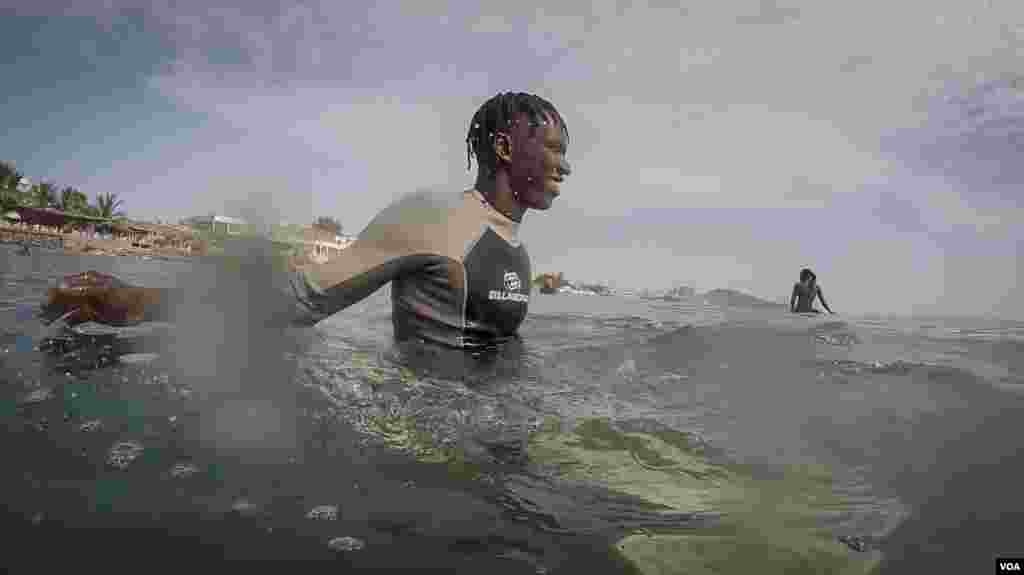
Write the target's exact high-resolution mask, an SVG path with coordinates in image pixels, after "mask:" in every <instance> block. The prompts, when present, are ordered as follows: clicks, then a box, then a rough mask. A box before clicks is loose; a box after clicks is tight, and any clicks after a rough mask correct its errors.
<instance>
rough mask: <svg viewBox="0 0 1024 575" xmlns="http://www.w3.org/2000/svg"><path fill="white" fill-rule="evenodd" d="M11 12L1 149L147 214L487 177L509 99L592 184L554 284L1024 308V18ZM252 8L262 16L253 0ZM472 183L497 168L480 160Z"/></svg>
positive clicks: (910, 308)
mask: <svg viewBox="0 0 1024 575" xmlns="http://www.w3.org/2000/svg"><path fill="white" fill-rule="evenodd" d="M133 4H137V3H130V2H126V1H123V0H106V1H100V0H97V1H96V2H89V3H84V2H70V1H67V0H34V1H32V2H24V3H17V2H13V3H12V0H0V53H2V54H5V56H6V57H5V58H2V59H0V78H3V80H0V81H2V82H3V84H4V88H3V91H4V93H5V102H4V104H3V106H2V107H0V124H2V126H3V130H2V131H0V158H3V159H5V160H8V161H13V162H14V163H15V164H16V165H17V166H18V167H19V168H20V169H21V171H23V172H24V173H25V174H26V175H28V176H29V177H30V178H32V179H33V180H35V181H39V180H52V181H56V182H57V183H58V184H59V185H73V186H75V187H77V188H79V189H81V190H83V191H85V192H86V193H87V194H89V195H90V196H94V195H95V194H97V193H100V192H114V193H117V194H118V195H119V196H120V197H121V198H122V199H123V200H124V209H125V211H127V212H128V214H129V215H130V216H132V217H135V218H140V219H156V218H160V219H162V220H164V221H176V220H177V219H178V218H180V217H185V216H190V215H197V214H206V213H209V212H218V213H224V214H227V215H238V216H242V217H247V218H250V219H254V220H270V221H292V222H306V221H310V220H311V219H312V218H313V217H316V216H322V215H327V216H332V217H336V218H338V219H339V220H340V221H341V222H342V224H343V226H344V227H345V229H346V231H348V232H352V233H356V232H358V231H359V230H361V229H362V228H363V226H365V225H366V223H367V222H368V221H369V220H370V219H371V218H372V217H373V215H374V214H375V213H376V212H377V211H378V210H380V209H381V208H383V207H384V206H386V205H387V204H388V203H390V202H392V201H394V200H395V199H397V198H398V197H400V196H401V195H403V194H406V193H409V192H412V191H414V190H417V189H421V188H431V189H438V190H450V191H453V192H454V191H458V190H463V189H468V188H469V187H471V186H472V182H473V176H474V173H473V171H471V170H467V164H466V150H465V134H466V130H467V129H468V123H469V119H470V117H471V116H472V114H473V112H474V111H475V110H476V108H477V107H478V106H480V105H481V104H482V103H483V102H484V101H485V100H486V99H487V98H489V97H491V96H493V95H494V94H496V93H498V92H500V91H527V92H532V93H536V94H539V95H541V96H544V97H545V98H547V99H549V100H550V101H552V102H553V103H554V104H555V106H556V107H557V108H558V109H559V111H560V113H561V114H562V116H563V117H564V118H565V119H566V123H567V125H568V128H569V133H570V137H571V141H570V145H569V153H568V159H569V160H570V162H571V163H572V165H573V169H574V172H573V175H572V176H571V177H570V178H569V179H568V180H567V181H566V183H565V184H563V193H562V195H561V196H560V197H559V198H558V200H556V203H555V204H554V206H553V207H552V209H551V210H550V211H548V212H544V213H541V212H531V213H530V214H528V215H527V217H526V218H525V220H524V224H523V227H522V230H521V232H522V239H523V240H524V242H525V243H526V245H527V247H528V249H529V251H530V254H531V257H532V260H533V269H534V270H535V272H543V271H562V272H564V273H565V275H566V277H567V278H570V279H578V280H582V281H587V282H605V283H608V284H610V285H613V286H617V287H624V288H651V289H659V288H667V287H673V286H676V285H690V286H692V287H695V288H696V289H698V290H700V291H705V290H710V289H714V288H731V289H738V290H741V291H746V292H748V293H753V294H755V295H758V296H761V297H765V298H768V299H779V298H781V297H784V296H787V295H788V293H789V290H790V288H791V286H792V284H793V282H794V281H795V280H796V279H797V275H798V272H799V270H800V268H802V267H811V268H813V269H814V270H815V271H816V272H817V275H818V278H819V281H820V283H821V285H822V287H823V290H824V291H825V293H826V296H827V298H828V300H829V303H830V304H831V305H832V307H833V308H834V309H836V310H837V311H844V312H851V313H868V312H873V313H881V314H897V315H984V316H1000V317H1010V318H1017V319H1024V288H1021V287H1020V286H1021V283H1022V282H1021V281H1020V280H1021V279H1022V277H1021V276H1022V267H1021V263H1020V262H1021V243H1022V239H1024V225H1022V224H1024V202H1022V201H1021V197H1022V190H1024V161H1019V157H1020V156H1021V154H1022V153H1024V73H1021V72H1020V70H1022V69H1024V66H1022V63H1024V62H1022V58H1024V50H1022V47H1024V3H1021V2H1019V0H991V1H983V0H978V1H977V2H962V1H956V2H954V1H947V0H927V1H924V0H906V1H904V2H899V3H894V2H883V1H881V0H878V1H876V0H870V1H863V2H847V1H838V0H808V1H797V0H794V1H790V2H785V1H782V0H776V1H770V0H761V1H754V0H733V1H730V2H692V3H688V4H689V5H688V6H685V7H683V8H680V7H679V4H680V3H678V2H676V3H673V2H661V1H659V2H648V3H644V2H632V1H631V2H624V1H619V2H611V1H594V2H562V3H557V4H558V6H555V5H554V4H555V3H551V2H533V1H532V0H525V1H521V2H489V1H485V2H451V3H446V2H439V1H432V0H421V1H417V2H412V1H410V2H390V1H378V2H373V3H360V2H355V1H353V2H331V1H327V0H322V1H311V2H292V3H278V2H268V1H266V0H252V1H250V2H246V3H244V5H245V7H244V8H238V7H230V6H226V5H222V4H220V3H218V2H212V3H211V2H208V1H205V0H203V1H200V0H176V1H172V2H167V1H164V2H160V1H155V2H153V3H152V7H149V8H145V9H139V8H136V7H133V6H132V5H133ZM236 4H237V3H236ZM474 170H475V165H474Z"/></svg>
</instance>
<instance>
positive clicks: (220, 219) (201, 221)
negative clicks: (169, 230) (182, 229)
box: [183, 214, 249, 236]
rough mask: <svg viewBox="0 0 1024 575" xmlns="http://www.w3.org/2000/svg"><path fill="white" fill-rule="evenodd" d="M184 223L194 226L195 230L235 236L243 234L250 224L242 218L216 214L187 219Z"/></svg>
mask: <svg viewBox="0 0 1024 575" xmlns="http://www.w3.org/2000/svg"><path fill="white" fill-rule="evenodd" d="M183 223H185V224H186V225H189V226H192V227H193V228H199V229H204V230H210V231H211V232H218V231H219V232H223V233H225V234H228V235H233V236H234V235H238V234H240V233H242V231H243V230H244V229H245V228H246V227H247V226H248V225H249V224H248V222H246V221H245V220H243V219H241V218H233V217H230V216H218V215H214V214H210V215H208V216H195V217H191V218H186V219H185V220H184V221H183Z"/></svg>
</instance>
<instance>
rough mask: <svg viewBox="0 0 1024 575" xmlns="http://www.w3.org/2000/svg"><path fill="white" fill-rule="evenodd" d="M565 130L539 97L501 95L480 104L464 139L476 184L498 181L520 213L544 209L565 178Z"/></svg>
mask: <svg viewBox="0 0 1024 575" xmlns="http://www.w3.org/2000/svg"><path fill="white" fill-rule="evenodd" d="M568 142H569V131H568V128H567V127H566V125H565V121H564V120H563V119H562V116H561V115H560V114H559V113H558V110H556V109H555V106H554V105H553V104H551V102H548V101H547V100H545V99H543V98H541V97H540V96H535V95H533V94H524V93H517V92H507V93H503V94H498V95H497V96H494V97H493V98H491V99H490V100H488V101H487V102H484V104H483V105H482V106H480V109H479V110H477V111H476V113H475V114H474V115H473V119H472V120H470V125H469V133H468V134H467V135H466V153H467V160H468V162H471V161H472V158H473V157H474V156H475V157H476V161H477V165H478V166H479V170H480V171H479V173H478V175H477V181H478V182H479V181H480V180H487V179H495V178H499V177H501V178H503V179H505V180H507V183H508V185H509V186H510V187H511V189H512V193H513V195H514V196H515V199H516V200H517V201H518V202H519V203H520V204H521V205H522V207H524V208H529V209H535V210H546V209H548V208H549V207H551V201H552V200H553V199H554V198H555V196H557V195H558V194H559V184H560V182H561V180H562V178H564V177H565V176H567V175H569V173H570V168H569V163H568V162H567V161H566V159H565V152H566V148H567V146H568Z"/></svg>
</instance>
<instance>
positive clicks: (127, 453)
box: [107, 441, 145, 470]
mask: <svg viewBox="0 0 1024 575" xmlns="http://www.w3.org/2000/svg"><path fill="white" fill-rule="evenodd" d="M144 450H145V448H144V447H143V446H142V444H141V443H139V442H137V441H119V442H117V443H115V444H114V445H113V447H111V448H110V450H109V451H108V452H107V463H108V464H109V465H110V466H112V467H116V468H117V469H122V470H123V469H128V466H129V465H131V464H132V462H134V461H135V460H136V459H138V458H139V456H140V455H142V452H143V451H144Z"/></svg>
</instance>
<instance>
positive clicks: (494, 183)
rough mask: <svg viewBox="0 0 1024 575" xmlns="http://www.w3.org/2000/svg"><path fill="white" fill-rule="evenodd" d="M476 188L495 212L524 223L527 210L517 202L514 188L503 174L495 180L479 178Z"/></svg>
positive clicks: (494, 178) (498, 175)
mask: <svg viewBox="0 0 1024 575" xmlns="http://www.w3.org/2000/svg"><path fill="white" fill-rule="evenodd" d="M475 187H476V191H478V192H480V195H482V196H483V197H484V198H485V199H486V200H487V202H488V203H489V204H491V207H493V208H494V209H495V210H497V211H498V212H500V213H501V214H503V215H504V216H505V217H507V218H509V219H510V220H512V221H514V222H521V221H523V214H525V213H526V209H525V208H524V207H523V205H522V204H520V203H519V201H518V200H516V197H515V194H514V193H512V186H510V185H509V182H508V178H507V177H505V175H504V174H503V173H499V174H497V175H496V176H495V177H493V178H482V177H481V178H477V180H476V186H475Z"/></svg>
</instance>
